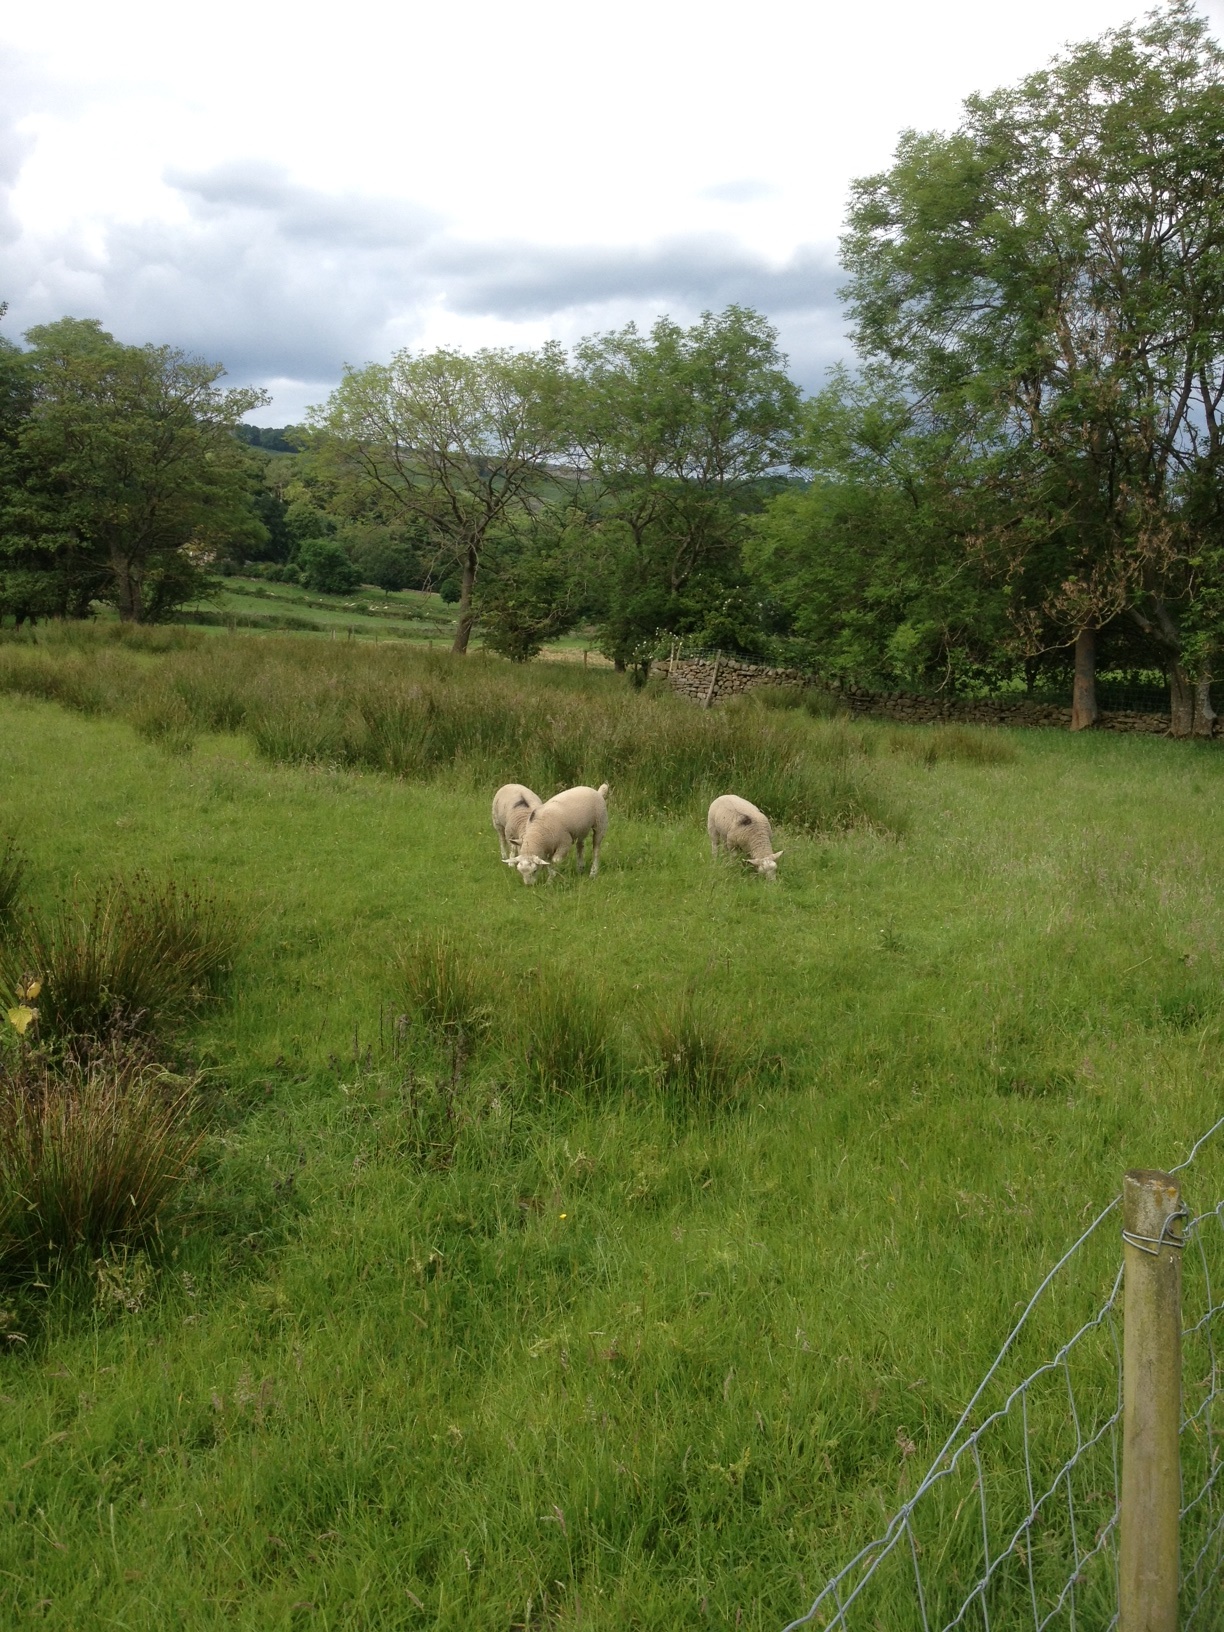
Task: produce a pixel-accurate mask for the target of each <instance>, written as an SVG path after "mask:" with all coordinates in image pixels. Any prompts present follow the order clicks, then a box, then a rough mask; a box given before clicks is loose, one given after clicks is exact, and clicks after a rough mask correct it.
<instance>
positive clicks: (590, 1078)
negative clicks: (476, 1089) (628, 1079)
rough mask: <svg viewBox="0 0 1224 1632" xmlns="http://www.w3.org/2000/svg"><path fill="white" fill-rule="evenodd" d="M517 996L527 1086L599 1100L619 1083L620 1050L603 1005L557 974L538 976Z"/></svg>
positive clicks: (519, 1036) (547, 1091)
mask: <svg viewBox="0 0 1224 1632" xmlns="http://www.w3.org/2000/svg"><path fill="white" fill-rule="evenodd" d="M520 998H521V1007H520V1010H519V1020H518V1029H517V1040H518V1049H519V1057H520V1060H521V1064H522V1070H523V1074H524V1076H525V1078H526V1080H527V1082H528V1083H529V1084H530V1085H531V1086H532V1087H533V1088H535V1089H537V1090H539V1092H541V1093H544V1094H558V1093H559V1094H571V1095H575V1096H577V1095H587V1094H589V1095H593V1096H594V1097H596V1098H600V1097H603V1096H606V1095H607V1094H610V1093H612V1092H614V1091H615V1090H616V1088H617V1087H619V1086H620V1083H621V1081H622V1078H623V1071H622V1067H621V1059H620V1051H619V1049H618V1048H617V1040H616V1037H615V1034H614V1032H613V1029H612V1026H611V1024H610V1022H609V1019H608V1008H607V1005H606V1004H604V1003H600V1002H599V1001H598V1000H597V999H596V998H594V997H592V996H588V994H587V993H585V992H583V991H580V990H577V989H575V987H574V986H573V984H572V980H569V979H565V978H562V977H561V976H560V975H554V976H549V975H542V976H541V977H540V979H539V980H538V982H536V983H535V984H534V985H533V986H528V987H525V988H522V989H521V992H520Z"/></svg>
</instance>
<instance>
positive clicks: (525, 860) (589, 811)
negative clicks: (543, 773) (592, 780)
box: [506, 782, 608, 884]
mask: <svg viewBox="0 0 1224 1632" xmlns="http://www.w3.org/2000/svg"><path fill="white" fill-rule="evenodd" d="M607 797H608V784H607V783H606V782H605V783H604V784H603V786H602V787H601V788H599V789H598V790H596V789H595V788H567V789H566V790H565V792H564V793H555V794H554V795H553V796H552V798H551V799H549V800H548V801H547V802H546V803H545V804H542V805H540V806H539V807H538V808H537V809H535V810H533V811H532V812H531V814H530V816H528V818H527V821H526V825H525V826H524V828H523V840H522V845H521V847H520V849H519V853H518V855H517V856H511V857H510V858H509V860H508V861H507V862H506V866H507V867H515V868H517V869H518V874H519V877H520V878H521V879H522V881H523V883H524V884H534V883H535V877H536V874H537V872H539V870H540V868H541V867H550V868H551V867H559V866H560V865H561V863H562V862H563V861H564V860H565V858H566V856H567V855H568V854H569V848H570V845H571V844H575V843H576V844H577V846H578V871H579V872H581V871H582V848H583V845H585V843H586V838H587V834H588V833H589V834H590V835H591V877H592V878H594V877H595V875H596V873H597V872H598V871H599V846H600V843H601V841H602V839H603V836H604V834H605V833H606V832H607V830H608V807H607V805H606V803H605V800H606V799H607Z"/></svg>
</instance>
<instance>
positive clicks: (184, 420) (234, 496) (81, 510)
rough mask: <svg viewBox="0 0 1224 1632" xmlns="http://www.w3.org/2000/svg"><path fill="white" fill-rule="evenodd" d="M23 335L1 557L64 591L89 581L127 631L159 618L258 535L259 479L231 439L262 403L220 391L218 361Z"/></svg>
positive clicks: (247, 393)
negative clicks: (218, 561) (24, 411)
mask: <svg viewBox="0 0 1224 1632" xmlns="http://www.w3.org/2000/svg"><path fill="white" fill-rule="evenodd" d="M26 338H27V340H28V341H29V342H30V345H31V350H30V351H29V352H28V353H27V355H26V357H25V359H24V366H25V368H26V369H27V370H28V378H29V381H30V391H31V406H30V413H29V416H28V418H27V419H26V420H25V421H24V422H23V424H22V427H21V429H20V432H19V434H18V437H17V449H16V480H15V482H14V484H13V485H12V487H11V489H10V493H9V497H8V503H7V505H6V516H5V534H6V542H7V545H8V548H9V552H10V556H11V558H13V559H14V560H15V561H16V562H17V563H18V564H22V565H24V566H25V569H26V570H27V571H33V572H44V573H47V574H49V575H50V576H51V578H52V579H54V578H55V577H56V576H57V575H58V576H59V577H60V578H61V579H66V580H67V581H68V583H69V586H70V590H71V585H72V584H74V583H75V584H77V585H78V586H79V584H81V583H82V582H83V583H85V585H86V588H87V589H88V590H89V591H90V592H91V593H93V594H94V595H96V596H97V597H98V598H107V599H112V600H113V601H114V603H115V605H116V606H117V607H118V609H119V615H120V617H121V618H123V619H124V620H126V621H132V622H139V621H141V620H142V619H144V618H148V617H158V616H161V615H164V613H165V612H167V611H168V610H170V609H171V608H172V607H173V606H174V605H176V604H181V603H182V601H183V600H184V599H188V598H190V596H191V595H192V594H193V593H194V592H195V591H196V590H197V588H198V586H199V584H200V582H201V580H202V578H203V576H204V574H205V572H206V570H207V567H208V565H209V563H210V562H211V561H212V560H213V559H214V558H215V557H216V556H217V555H218V554H220V553H222V552H225V551H227V550H228V549H229V547H230V546H231V545H232V544H233V543H234V542H235V541H236V540H241V539H242V538H243V537H244V536H245V537H247V538H259V537H261V536H262V533H263V529H262V526H261V524H260V522H259V520H258V518H257V517H256V515H255V511H254V508H253V503H252V498H253V486H254V480H255V472H254V470H253V468H252V466H251V465H250V463H249V461H248V458H247V456H246V453H245V451H244V450H243V448H242V447H241V446H240V444H239V443H238V442H237V441H236V440H235V438H234V436H233V434H232V432H233V428H234V426H235V425H236V424H237V422H238V421H239V419H240V418H241V416H242V415H243V414H244V413H246V412H248V411H249V410H250V409H251V408H254V407H257V406H259V404H260V403H262V402H263V401H264V400H265V398H264V395H263V393H262V392H259V391H252V390H230V391H223V390H220V389H219V388H218V386H217V380H218V379H219V378H220V377H221V375H222V373H223V370H222V368H221V366H220V365H219V364H213V363H204V362H200V361H197V360H196V359H194V358H190V357H188V356H186V355H185V354H184V353H183V352H181V351H176V350H174V349H173V348H171V347H167V346H128V345H121V344H120V343H119V342H118V341H116V340H115V339H114V338H113V336H111V335H110V334H108V333H106V331H105V330H104V329H103V328H102V327H101V325H100V324H99V323H97V322H96V321H93V320H82V319H76V318H64V319H62V320H61V321H60V322H58V323H50V324H46V325H44V326H42V327H39V328H35V329H31V330H30V331H29V334H28V335H27V336H26ZM86 599H88V596H87V597H86ZM60 610H61V611H65V612H69V611H73V610H76V611H80V610H82V608H80V607H79V606H76V607H74V606H72V605H71V604H65V605H64V606H62V607H61V608H60Z"/></svg>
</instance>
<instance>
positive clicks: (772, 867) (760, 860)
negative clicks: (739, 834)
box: [752, 850, 782, 882]
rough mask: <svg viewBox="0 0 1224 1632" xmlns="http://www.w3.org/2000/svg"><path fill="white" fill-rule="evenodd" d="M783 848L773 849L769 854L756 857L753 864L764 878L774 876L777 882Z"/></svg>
mask: <svg viewBox="0 0 1224 1632" xmlns="http://www.w3.org/2000/svg"><path fill="white" fill-rule="evenodd" d="M781 854H782V852H781V850H772V851H771V852H770V853H769V855H767V856H760V857H754V858H753V862H752V865H753V866H754V867H755V868H756V870H757V872H758V873H760V875H761V877H762V878H772V879H773V880H774V881H775V882H776V881H777V877H778V857H779V856H780V855H781Z"/></svg>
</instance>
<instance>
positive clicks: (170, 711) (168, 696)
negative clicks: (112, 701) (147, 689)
mask: <svg viewBox="0 0 1224 1632" xmlns="http://www.w3.org/2000/svg"><path fill="white" fill-rule="evenodd" d="M129 717H130V719H131V721H132V724H133V725H134V726H135V727H136V730H137V732H138V733H139V734H140V735H141V736H142V737H144V739H145V741H146V742H151V743H153V744H154V745H155V746H156V747H158V748H161V749H163V750H164V751H165V752H166V753H168V754H172V755H175V756H179V755H183V754H189V753H190V752H191V750H192V748H194V746H195V721H194V720H193V719H192V715H191V710H190V708H188V706H187V703H186V702H185V701H184V699H183V698H182V697H181V696H179V694H178V693H177V692H174V691H171V692H161V693H154V694H152V695H150V696H145V697H142V698H141V699H140V701H139V702H138V703H137V704H136V705H135V707H134V708H133V709H132V711H131V714H130V716H129Z"/></svg>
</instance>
